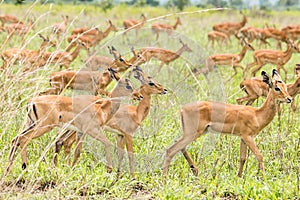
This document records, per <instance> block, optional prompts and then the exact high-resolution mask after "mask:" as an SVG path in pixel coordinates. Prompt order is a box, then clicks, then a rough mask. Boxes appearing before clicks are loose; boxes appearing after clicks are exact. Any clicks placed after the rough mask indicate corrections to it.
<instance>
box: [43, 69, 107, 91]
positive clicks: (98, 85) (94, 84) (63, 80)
mask: <svg viewBox="0 0 300 200" xmlns="http://www.w3.org/2000/svg"><path fill="white" fill-rule="evenodd" d="M111 81H112V77H111V75H110V72H109V69H107V70H105V71H104V72H96V71H60V72H54V73H52V74H51V76H50V86H51V88H50V89H49V90H47V91H46V92H44V93H42V94H47V95H49V94H57V95H59V94H61V93H62V92H63V90H65V89H66V88H71V89H74V90H86V91H91V92H93V94H94V95H98V94H101V95H105V96H107V95H108V92H107V91H105V90H104V89H105V88H106V87H107V86H108V85H109V84H110V83H111Z"/></svg>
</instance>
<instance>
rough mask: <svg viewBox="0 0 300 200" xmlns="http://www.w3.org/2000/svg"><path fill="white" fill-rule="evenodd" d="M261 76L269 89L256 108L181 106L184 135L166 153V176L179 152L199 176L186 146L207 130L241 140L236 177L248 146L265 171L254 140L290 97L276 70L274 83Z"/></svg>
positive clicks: (207, 104) (209, 104)
mask: <svg viewBox="0 0 300 200" xmlns="http://www.w3.org/2000/svg"><path fill="white" fill-rule="evenodd" d="M262 76H263V81H264V82H265V83H267V84H268V86H269V88H270V90H269V92H268V96H267V98H266V100H265V102H264V103H263V105H262V106H261V107H259V108H255V107H251V106H243V105H232V104H224V103H219V102H211V101H199V102H195V103H190V104H187V105H184V106H182V107H181V110H180V115H181V126H182V129H183V134H182V137H181V138H180V139H179V140H178V141H177V142H175V143H174V144H173V145H172V146H170V147H169V148H168V149H167V151H166V157H165V161H164V168H163V172H164V174H165V175H167V173H168V168H169V165H170V162H171V160H172V158H173V157H174V156H175V154H176V153H178V152H179V151H181V152H182V153H183V155H184V156H185V158H186V160H187V161H188V163H189V166H190V168H191V169H192V171H193V173H194V174H195V175H197V174H198V169H197V168H196V166H195V164H194V162H193V160H192V158H191V157H190V155H189V154H188V152H187V151H186V147H187V145H188V144H190V143H191V142H192V141H194V140H196V139H197V138H198V137H200V136H201V135H203V134H204V133H206V132H207V131H208V129H209V128H211V129H212V130H214V131H217V132H220V133H226V134H230V135H236V136H239V137H241V142H240V167H239V172H238V176H239V177H241V176H242V172H243V166H244V164H245V161H246V159H247V147H248V148H249V149H250V150H251V151H252V152H253V153H254V155H255V157H256V159H257V160H258V162H259V169H260V170H262V171H264V163H263V156H262V154H261V153H260V151H259V149H258V148H257V145H256V144H255V141H254V137H255V136H256V135H257V134H259V132H260V131H261V130H262V129H263V128H265V127H266V126H267V125H268V124H269V123H270V122H271V121H272V120H273V118H274V116H275V114H276V108H275V107H276V103H277V101H281V102H287V103H291V101H292V98H291V97H290V95H289V94H288V92H287V86H286V84H285V83H284V82H283V81H282V80H281V77H280V75H279V73H278V72H277V71H276V70H275V69H274V70H273V80H271V78H270V77H269V76H268V75H267V74H266V72H264V71H263V72H262Z"/></svg>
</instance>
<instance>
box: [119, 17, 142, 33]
mask: <svg viewBox="0 0 300 200" xmlns="http://www.w3.org/2000/svg"><path fill="white" fill-rule="evenodd" d="M141 18H142V20H141V21H140V22H139V21H137V20H135V19H126V20H124V21H123V26H124V29H125V31H124V35H125V34H126V33H127V32H128V31H130V30H132V29H135V34H136V36H137V34H138V30H139V29H141V28H142V27H143V26H144V23H145V21H146V20H147V19H146V16H145V15H144V14H141Z"/></svg>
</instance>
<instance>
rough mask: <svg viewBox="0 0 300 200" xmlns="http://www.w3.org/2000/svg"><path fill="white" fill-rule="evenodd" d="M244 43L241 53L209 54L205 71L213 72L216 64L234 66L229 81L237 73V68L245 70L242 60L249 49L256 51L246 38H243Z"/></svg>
mask: <svg viewBox="0 0 300 200" xmlns="http://www.w3.org/2000/svg"><path fill="white" fill-rule="evenodd" d="M242 45H243V48H242V50H241V52H240V53H239V54H215V55H211V56H209V57H208V58H207V60H206V63H207V65H206V66H205V68H204V69H203V73H204V74H207V73H208V72H211V71H212V70H213V68H214V66H215V65H217V66H218V65H225V66H232V67H233V70H234V74H233V75H232V76H231V77H230V78H229V79H228V80H227V81H229V80H231V79H232V78H233V77H234V76H235V75H236V74H237V68H240V69H241V70H244V68H243V66H242V65H241V64H240V62H241V61H242V60H243V58H244V57H245V55H246V52H247V50H250V51H254V48H253V47H252V46H251V44H249V43H248V42H246V41H245V40H242Z"/></svg>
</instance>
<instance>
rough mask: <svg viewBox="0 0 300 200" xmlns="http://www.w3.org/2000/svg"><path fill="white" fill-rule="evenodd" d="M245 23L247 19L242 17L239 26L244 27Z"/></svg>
mask: <svg viewBox="0 0 300 200" xmlns="http://www.w3.org/2000/svg"><path fill="white" fill-rule="evenodd" d="M246 23H247V18H246V16H244V18H243V21H241V23H240V24H241V26H242V27H243V26H245V24H246Z"/></svg>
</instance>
